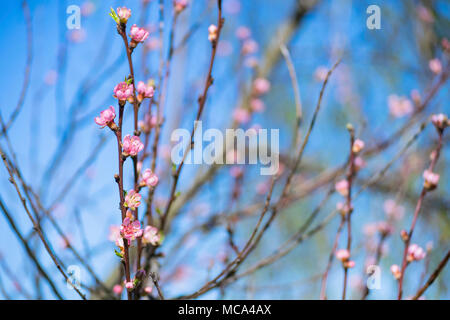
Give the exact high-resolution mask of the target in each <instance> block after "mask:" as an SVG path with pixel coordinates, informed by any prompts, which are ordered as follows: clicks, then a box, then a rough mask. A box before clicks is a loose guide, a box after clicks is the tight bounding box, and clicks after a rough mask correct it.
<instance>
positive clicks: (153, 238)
mask: <svg viewBox="0 0 450 320" xmlns="http://www.w3.org/2000/svg"><path fill="white" fill-rule="evenodd" d="M160 241H161V236H160V235H159V232H158V229H157V228H155V227H152V226H146V227H145V229H144V235H143V236H142V243H144V244H147V243H150V244H151V245H152V246H156V245H158V244H159V243H160Z"/></svg>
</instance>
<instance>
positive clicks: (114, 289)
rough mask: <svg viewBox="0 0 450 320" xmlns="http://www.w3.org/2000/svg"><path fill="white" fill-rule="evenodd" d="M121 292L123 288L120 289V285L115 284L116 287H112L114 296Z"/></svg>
mask: <svg viewBox="0 0 450 320" xmlns="http://www.w3.org/2000/svg"><path fill="white" fill-rule="evenodd" d="M122 290H123V288H122V286H121V285H120V284H116V285H115V286H114V287H113V292H114V293H115V294H121V293H122Z"/></svg>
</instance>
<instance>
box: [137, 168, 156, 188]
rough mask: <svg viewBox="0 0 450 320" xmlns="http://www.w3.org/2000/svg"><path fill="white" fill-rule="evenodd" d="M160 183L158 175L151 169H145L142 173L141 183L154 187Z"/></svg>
mask: <svg viewBox="0 0 450 320" xmlns="http://www.w3.org/2000/svg"><path fill="white" fill-rule="evenodd" d="M157 184H158V176H157V175H156V174H154V173H153V172H152V170H150V169H145V171H144V172H143V173H142V179H141V185H142V186H147V187H154V186H156V185H157Z"/></svg>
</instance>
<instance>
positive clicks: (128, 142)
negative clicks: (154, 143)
mask: <svg viewBox="0 0 450 320" xmlns="http://www.w3.org/2000/svg"><path fill="white" fill-rule="evenodd" d="M142 149H144V144H143V143H142V142H141V139H139V137H138V136H133V137H132V136H130V135H129V134H127V135H126V136H125V137H124V138H123V142H122V154H123V155H124V156H125V157H127V156H132V157H133V156H136V155H137V154H138V153H139V152H140V151H141V150H142Z"/></svg>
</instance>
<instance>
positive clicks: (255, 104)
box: [250, 98, 265, 112]
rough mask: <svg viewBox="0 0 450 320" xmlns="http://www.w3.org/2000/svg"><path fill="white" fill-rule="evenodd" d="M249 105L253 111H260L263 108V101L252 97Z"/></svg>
mask: <svg viewBox="0 0 450 320" xmlns="http://www.w3.org/2000/svg"><path fill="white" fill-rule="evenodd" d="M250 107H251V108H252V111H253V112H262V111H264V109H265V105H264V102H263V101H262V100H261V99H258V98H254V99H252V101H250Z"/></svg>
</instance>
